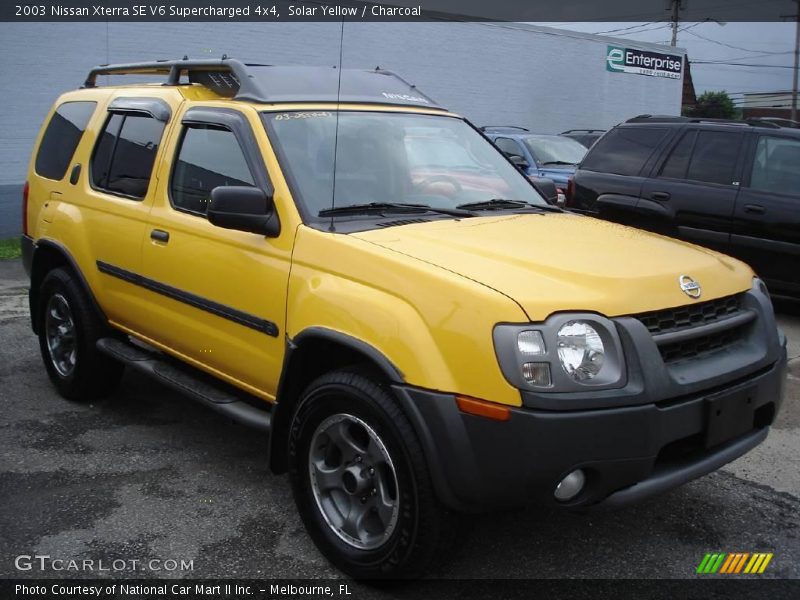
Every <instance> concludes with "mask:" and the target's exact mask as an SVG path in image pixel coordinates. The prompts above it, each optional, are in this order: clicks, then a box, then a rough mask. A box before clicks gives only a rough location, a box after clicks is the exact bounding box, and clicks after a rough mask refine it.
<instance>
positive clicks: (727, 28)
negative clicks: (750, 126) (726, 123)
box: [537, 21, 796, 104]
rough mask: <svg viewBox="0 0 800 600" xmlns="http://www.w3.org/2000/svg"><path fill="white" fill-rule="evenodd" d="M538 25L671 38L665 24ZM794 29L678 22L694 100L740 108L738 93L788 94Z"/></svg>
mask: <svg viewBox="0 0 800 600" xmlns="http://www.w3.org/2000/svg"><path fill="white" fill-rule="evenodd" d="M537 25H546V26H548V27H558V28H560V29H570V30H573V31H584V32H588V33H602V34H604V35H609V36H614V37H621V38H629V39H632V40H638V41H642V42H653V43H661V44H667V45H668V44H669V43H670V39H671V36H672V30H671V28H670V23H668V22H651V23H537ZM795 27H796V25H795V23H794V22H788V23H725V24H720V23H717V22H713V21H712V22H701V23H688V22H682V23H680V24H679V29H678V43H677V45H678V46H679V47H682V48H685V49H686V52H687V55H688V56H689V60H690V61H691V63H692V65H691V68H692V79H693V80H694V86H695V90H696V92H697V94H698V95H699V94H701V93H702V92H704V91H707V90H711V91H719V90H725V91H727V92H728V93H729V94H731V95H732V96H733V97H734V98H735V99H736V100H737V103H739V104H741V102H742V101H741V99H740V98H741V96H740V93H741V92H774V91H786V90H791V89H792V65H793V63H794V40H795ZM698 61H723V62H733V63H743V64H745V65H747V66H739V65H726V64H719V63H717V64H702V62H698ZM753 65H757V66H753ZM768 65H770V66H768ZM772 65H779V67H780V68H773V66H772Z"/></svg>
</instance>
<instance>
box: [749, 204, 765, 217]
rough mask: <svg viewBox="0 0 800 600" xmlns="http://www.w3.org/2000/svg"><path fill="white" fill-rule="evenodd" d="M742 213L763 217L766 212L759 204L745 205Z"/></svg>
mask: <svg viewBox="0 0 800 600" xmlns="http://www.w3.org/2000/svg"><path fill="white" fill-rule="evenodd" d="M744 212H746V213H752V214H754V215H763V214H764V213H765V212H767V209H765V208H764V207H763V206H761V205H760V204H745V205H744Z"/></svg>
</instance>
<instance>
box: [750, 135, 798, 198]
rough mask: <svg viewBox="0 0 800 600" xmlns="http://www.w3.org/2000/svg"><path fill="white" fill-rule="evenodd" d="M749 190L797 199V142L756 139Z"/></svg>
mask: <svg viewBox="0 0 800 600" xmlns="http://www.w3.org/2000/svg"><path fill="white" fill-rule="evenodd" d="M750 187H751V188H754V189H757V190H764V191H765V192H774V193H777V194H792V195H795V196H797V195H800V140H796V139H791V138H784V137H774V136H766V135H763V136H761V137H759V138H758V145H757V146H756V155H755V159H754V161H753V170H752V172H751V174H750Z"/></svg>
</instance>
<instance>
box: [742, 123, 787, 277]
mask: <svg viewBox="0 0 800 600" xmlns="http://www.w3.org/2000/svg"><path fill="white" fill-rule="evenodd" d="M752 137H753V140H752V143H751V147H750V151H749V152H748V162H747V164H748V168H747V169H746V172H745V178H744V182H743V186H742V189H741V190H740V192H739V197H738V198H737V201H736V209H735V213H734V217H733V226H732V231H731V253H732V254H733V255H735V256H737V257H738V258H741V259H742V260H744V261H745V262H747V263H748V264H750V266H752V267H753V269H754V270H755V271H756V272H757V273H758V274H759V276H760V277H762V278H764V279H766V280H767V282H768V284H770V287H771V288H773V289H774V290H775V291H779V290H782V291H786V292H794V293H797V292H800V266H798V264H799V263H800V138H798V137H796V136H790V135H785V134H784V135H781V133H780V132H779V131H778V132H776V133H774V134H773V133H768V134H759V135H753V136H752Z"/></svg>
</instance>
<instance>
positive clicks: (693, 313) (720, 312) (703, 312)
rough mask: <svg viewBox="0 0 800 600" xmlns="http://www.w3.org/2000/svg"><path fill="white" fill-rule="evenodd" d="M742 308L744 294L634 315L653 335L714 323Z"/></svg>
mask: <svg viewBox="0 0 800 600" xmlns="http://www.w3.org/2000/svg"><path fill="white" fill-rule="evenodd" d="M741 309H742V295H741V294H739V295H737V296H728V297H726V298H718V299H717V300H709V301H708V302H699V303H697V304H688V305H686V306H679V307H677V308H667V309H664V310H655V311H653V312H648V313H642V314H640V315H634V316H635V318H637V319H639V320H640V321H641V322H642V323H644V326H645V327H647V329H648V331H650V333H651V334H653V335H658V334H659V333H670V332H673V331H680V330H682V329H688V328H690V327H697V326H698V325H705V324H707V323H713V322H715V321H719V320H720V319H724V318H725V317H729V316H731V315H735V314H736V313H738V312H739V311H740V310H741Z"/></svg>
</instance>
